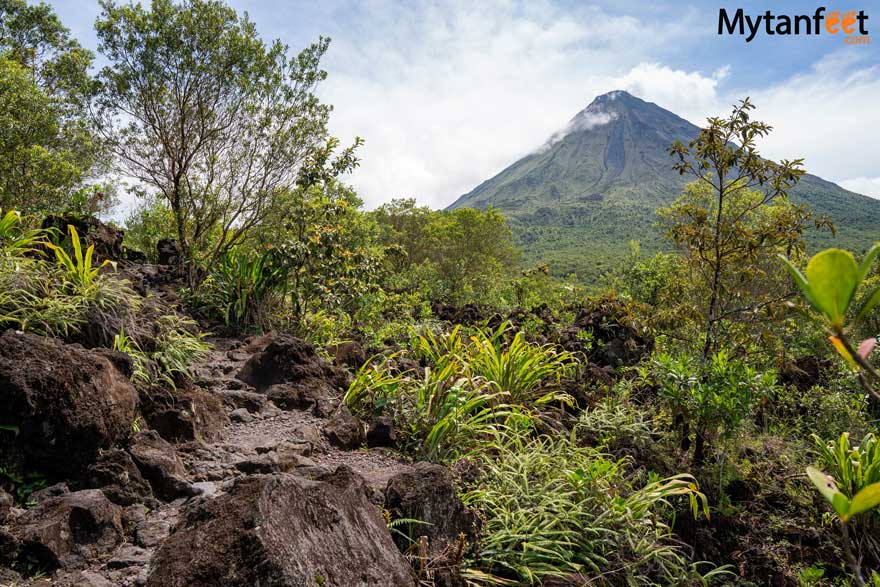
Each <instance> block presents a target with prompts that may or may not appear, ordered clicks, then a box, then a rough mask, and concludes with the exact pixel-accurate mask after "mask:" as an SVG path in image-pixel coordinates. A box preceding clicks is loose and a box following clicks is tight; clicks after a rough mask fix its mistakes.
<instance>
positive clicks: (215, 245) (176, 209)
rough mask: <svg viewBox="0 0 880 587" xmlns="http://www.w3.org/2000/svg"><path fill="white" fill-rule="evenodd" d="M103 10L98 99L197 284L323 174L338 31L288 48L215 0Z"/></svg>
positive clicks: (112, 139)
mask: <svg viewBox="0 0 880 587" xmlns="http://www.w3.org/2000/svg"><path fill="white" fill-rule="evenodd" d="M102 7H103V13H102V15H101V17H100V18H99V19H98V22H97V23H96V28H97V32H98V37H99V39H100V41H101V45H100V50H101V52H102V53H103V54H104V55H105V56H106V57H107V59H108V60H109V61H110V65H108V66H107V67H105V68H104V69H103V70H102V72H101V74H100V81H101V82H102V91H101V94H100V100H99V105H100V107H101V113H102V120H103V121H104V122H105V123H106V125H105V129H106V131H107V132H108V140H109V144H110V146H111V147H112V149H113V152H114V153H115V155H116V157H117V161H118V163H119V166H120V169H121V171H123V172H124V173H127V174H128V175H129V176H131V177H133V178H134V179H136V180H137V181H138V182H140V183H141V184H143V185H144V186H147V187H148V188H149V189H151V190H152V191H154V192H155V193H157V194H159V195H160V196H161V197H162V198H163V199H164V200H165V201H166V202H167V203H168V206H169V207H170V208H171V211H172V213H173V214H174V218H175V224H176V227H175V228H176V232H177V239H178V246H179V247H180V250H181V270H185V271H186V274H187V276H188V279H189V282H190V286H195V285H197V281H198V274H199V272H198V271H197V270H196V268H197V266H198V265H199V264H210V263H211V262H212V261H214V260H216V259H218V258H219V257H220V256H222V255H223V254H224V253H225V252H227V251H229V250H231V249H232V248H233V247H235V246H236V245H237V244H239V243H240V242H241V241H242V240H243V239H244V238H245V236H246V234H247V233H248V231H249V230H251V229H252V228H253V227H254V226H256V225H258V224H260V223H261V222H262V220H263V219H264V218H265V216H266V214H267V213H268V211H270V210H272V209H273V206H274V203H275V201H276V199H277V198H278V197H279V196H280V195H281V194H285V193H288V192H290V191H291V190H292V189H294V188H295V187H296V186H297V184H298V183H299V184H304V183H309V181H312V179H314V178H310V175H309V174H310V173H312V172H311V171H308V170H306V167H307V166H308V165H309V164H310V163H311V162H312V159H314V157H315V156H316V155H315V154H316V153H318V155H317V156H318V157H320V156H322V155H321V152H322V151H321V150H322V149H325V147H326V145H327V143H328V140H329V137H328V135H327V120H328V117H329V113H330V110H331V108H330V106H328V105H325V104H322V103H321V102H320V101H319V100H318V98H317V97H316V96H315V94H314V90H315V88H316V86H317V84H318V83H319V82H320V81H322V80H323V79H325V77H326V72H324V71H322V70H321V69H320V68H319V62H320V59H321V57H322V56H323V54H324V52H325V51H326V50H327V47H328V44H329V39H326V38H321V39H319V40H318V42H316V43H314V44H313V45H311V46H310V47H308V48H307V49H305V50H304V51H302V52H300V53H299V54H298V55H296V56H294V57H289V56H288V48H287V47H286V46H285V45H283V44H282V43H281V42H280V41H277V40H276V41H274V42H272V43H270V44H266V43H264V42H263V41H262V40H261V39H260V38H259V36H258V34H257V32H256V29H255V27H254V24H253V23H252V22H251V21H250V20H249V19H248V18H247V15H244V16H241V17H240V16H239V15H238V14H236V12H235V11H234V10H232V9H231V8H229V7H227V6H225V5H224V4H222V3H221V2H218V1H212V0H185V1H184V2H183V3H181V4H176V3H174V2H172V1H171V0H154V1H153V2H152V4H151V6H150V8H149V9H145V8H143V7H142V6H141V5H140V4H138V5H126V6H117V5H116V4H114V3H113V2H111V1H109V0H106V1H104V2H102ZM356 144H357V143H356ZM330 150H331V151H332V148H331V149H330ZM346 154H347V155H348V156H350V159H348V160H346V161H345V162H346V163H351V161H352V160H353V156H352V155H351V150H350V149H348V150H346V151H344V152H343V155H346ZM342 158H343V156H340V160H341V159H342ZM355 161H356V160H355ZM331 167H332V166H331ZM343 167H345V165H341V166H339V167H338V168H333V171H337V172H338V171H340V170H341V169H342V168H343Z"/></svg>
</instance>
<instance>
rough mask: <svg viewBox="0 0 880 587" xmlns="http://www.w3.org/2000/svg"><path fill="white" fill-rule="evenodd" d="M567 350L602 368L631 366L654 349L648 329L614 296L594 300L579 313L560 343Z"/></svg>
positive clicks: (560, 336) (561, 335) (562, 334)
mask: <svg viewBox="0 0 880 587" xmlns="http://www.w3.org/2000/svg"><path fill="white" fill-rule="evenodd" d="M557 342H558V343H559V345H560V346H562V347H563V348H565V350H567V351H571V352H575V353H578V352H580V353H584V354H585V355H586V356H587V358H588V359H589V360H590V362H592V363H596V364H597V365H599V366H600V367H604V366H609V367H615V368H616V367H621V366H632V365H635V364H637V363H638V362H639V361H641V360H642V358H643V357H645V356H647V355H649V354H650V353H651V351H653V350H654V337H653V336H652V335H651V333H650V331H649V329H648V328H647V327H645V326H643V325H642V324H640V323H639V321H638V320H637V319H636V318H635V317H634V316H633V315H632V314H631V312H630V311H629V309H628V308H627V307H626V305H625V304H623V303H622V302H620V301H619V300H617V299H616V298H614V297H610V296H606V297H603V298H600V299H598V300H595V301H594V302H593V303H591V304H590V305H589V306H588V307H586V308H582V309H581V310H580V311H578V313H577V316H576V317H575V319H574V322H573V323H572V325H571V326H569V327H567V328H565V329H564V330H563V331H562V332H561V333H560V334H559V338H558V340H557Z"/></svg>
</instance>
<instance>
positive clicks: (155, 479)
mask: <svg viewBox="0 0 880 587" xmlns="http://www.w3.org/2000/svg"><path fill="white" fill-rule="evenodd" d="M128 452H129V454H130V455H131V458H132V460H133V461H134V463H135V464H136V465H137V468H138V469H139V470H140V472H141V474H142V475H143V477H144V478H145V479H146V480H147V481H149V482H150V485H151V486H152V487H153V491H154V492H155V494H156V496H158V497H159V498H160V499H164V500H167V501H172V500H174V499H177V498H178V497H191V496H193V495H195V494H196V490H195V489H194V488H193V486H192V485H190V483H189V482H188V481H187V480H186V469H184V467H183V462H182V461H181V460H180V458H179V457H178V456H177V451H176V450H175V449H174V447H173V446H172V445H171V444H169V443H168V442H167V441H165V440H164V439H163V438H162V437H161V436H159V434H158V433H157V432H156V431H155V430H145V431H143V432H139V433H138V434H137V435H136V436H135V437H134V439H133V440H132V443H131V446H130V447H129V449H128Z"/></svg>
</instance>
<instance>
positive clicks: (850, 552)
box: [807, 433, 880, 586]
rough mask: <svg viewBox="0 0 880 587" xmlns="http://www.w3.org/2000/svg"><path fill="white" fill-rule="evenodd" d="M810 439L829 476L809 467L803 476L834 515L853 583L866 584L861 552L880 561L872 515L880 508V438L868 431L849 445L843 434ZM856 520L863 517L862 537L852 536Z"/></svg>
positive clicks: (876, 526)
mask: <svg viewBox="0 0 880 587" xmlns="http://www.w3.org/2000/svg"><path fill="white" fill-rule="evenodd" d="M813 439H814V441H815V442H816V445H817V446H818V448H819V452H820V455H821V456H822V459H823V460H824V461H825V465H826V466H827V467H828V468H829V470H830V471H831V472H832V473H833V476H832V475H828V474H826V473H823V472H822V471H819V470H818V469H815V468H813V467H809V468H807V476H808V477H809V479H810V481H811V482H812V483H813V485H815V486H816V489H818V490H819V492H820V493H821V494H822V496H823V497H824V498H825V499H826V500H827V501H828V503H830V504H831V507H832V508H833V509H834V512H835V513H836V514H837V517H838V518H839V520H840V533H841V537H842V538H843V550H844V554H845V555H846V559H847V565H848V566H849V567H850V570H852V572H853V575H854V577H855V579H856V583H857V584H858V585H860V586H863V585H866V583H865V578H864V573H863V571H862V567H863V562H862V559H863V551H868V553H869V555H870V556H871V557H872V558H873V559H874V560H875V562H880V538H878V537H877V528H880V524H878V521H877V519H876V514H880V510H878V509H877V508H878V507H880V441H878V439H877V438H875V437H874V435H872V434H868V435H867V436H866V437H865V438H864V439H862V442H861V443H860V444H859V445H858V446H856V447H853V446H851V444H850V439H849V434H847V433H843V434H841V435H840V438H838V439H837V440H836V441H831V442H824V441H822V440H821V439H820V438H819V437H817V436H815V435H814V436H813ZM872 511H873V512H875V514H874V519H873V520H872V521H869V520H867V519H866V518H868V517H870V516H872V514H871V512H872ZM857 516H858V518H857ZM857 520H864V523H865V525H866V528H864V531H863V532H862V533H863V534H864V535H865V536H864V538H863V539H862V540H854V539H853V532H852V530H851V526H852V525H853V523H855V522H856V521H857Z"/></svg>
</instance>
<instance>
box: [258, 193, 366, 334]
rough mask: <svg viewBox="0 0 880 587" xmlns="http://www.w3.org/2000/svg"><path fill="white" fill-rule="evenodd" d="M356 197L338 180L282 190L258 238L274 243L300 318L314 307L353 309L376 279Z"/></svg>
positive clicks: (294, 312)
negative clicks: (275, 209) (274, 210)
mask: <svg viewBox="0 0 880 587" xmlns="http://www.w3.org/2000/svg"><path fill="white" fill-rule="evenodd" d="M360 205H361V200H360V198H358V197H357V194H355V192H354V190H352V189H351V188H349V187H347V186H345V185H343V184H342V183H340V182H338V181H336V180H330V181H326V182H320V183H318V184H314V185H311V186H309V187H308V188H305V187H300V188H298V189H296V190H294V191H292V192H290V193H288V194H284V195H283V196H282V197H281V198H280V200H279V202H278V207H279V212H280V213H278V214H275V215H273V218H276V219H278V220H280V222H277V223H276V222H272V223H268V224H267V225H266V226H264V227H263V228H261V229H260V231H259V232H258V234H257V235H256V236H257V238H258V239H259V240H260V241H262V246H263V247H275V248H276V249H277V251H278V253H279V258H280V263H281V264H282V265H283V267H284V268H285V271H286V272H287V275H288V279H289V291H290V301H291V312H292V315H293V318H294V319H295V320H296V321H299V320H300V319H301V318H302V317H303V316H304V315H305V314H306V313H307V312H309V311H314V310H316V309H317V308H318V307H320V308H323V309H333V310H343V311H346V312H352V311H353V310H354V309H355V306H356V305H357V303H358V301H359V300H360V298H361V296H363V295H364V294H365V293H367V292H368V291H370V290H372V289H373V288H374V287H375V285H376V283H375V278H376V274H377V271H378V256H377V255H376V254H374V251H373V250H372V248H371V246H370V245H371V236H372V235H371V234H370V228H369V227H368V226H367V224H366V222H365V219H364V215H363V214H362V213H361V212H360V211H359V210H358V208H359V207H360Z"/></svg>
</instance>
